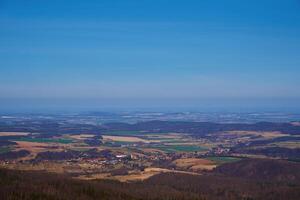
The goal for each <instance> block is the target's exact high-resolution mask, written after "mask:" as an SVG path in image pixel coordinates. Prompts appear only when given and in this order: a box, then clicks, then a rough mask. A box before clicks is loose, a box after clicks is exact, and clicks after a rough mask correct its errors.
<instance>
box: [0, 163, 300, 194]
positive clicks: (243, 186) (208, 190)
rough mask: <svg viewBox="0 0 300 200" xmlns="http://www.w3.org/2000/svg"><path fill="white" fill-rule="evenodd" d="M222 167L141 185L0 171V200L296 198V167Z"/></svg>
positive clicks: (171, 175)
mask: <svg viewBox="0 0 300 200" xmlns="http://www.w3.org/2000/svg"><path fill="white" fill-rule="evenodd" d="M224 166H225V167H223V166H221V167H220V168H217V169H216V170H215V171H214V172H212V173H209V174H204V175H198V176H195V175H188V174H175V173H162V174H160V175H156V176H153V177H151V178H149V179H147V180H145V181H143V182H134V183H120V182H117V181H108V180H98V181H97V180H96V181H81V180H74V179H71V178H69V177H68V176H67V175H56V174H48V173H43V172H20V171H11V170H3V169H2V170H0V199H11V200H14V199H24V200H27V199H28V200H29V199H43V200H44V199H46V200H50V199H51V200H52V199H53V200H54V199H60V200H65V199H72V200H73V199H79V200H89V199H104V200H105V199H110V200H119V199H123V200H127V199H128V200H129V199H130V200H134V199H139V200H142V199H145V200H189V199H195V200H197V199H199V200H200V199H208V200H209V199H212V200H229V199H230V200H240V199H244V200H246V199H247V200H250V199H253V200H254V199H257V200H271V199H272V200H289V199H299V198H300V184H299V169H300V163H293V162H288V161H273V160H245V161H239V162H236V163H234V164H226V165H224ZM264 166H266V167H264ZM249 174H250V175H249ZM261 174H264V176H261ZM269 176H270V177H269Z"/></svg>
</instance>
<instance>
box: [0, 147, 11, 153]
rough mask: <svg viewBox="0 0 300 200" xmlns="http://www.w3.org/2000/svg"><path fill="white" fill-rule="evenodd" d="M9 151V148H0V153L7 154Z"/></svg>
mask: <svg viewBox="0 0 300 200" xmlns="http://www.w3.org/2000/svg"><path fill="white" fill-rule="evenodd" d="M9 151H11V148H10V147H0V153H7V152H9Z"/></svg>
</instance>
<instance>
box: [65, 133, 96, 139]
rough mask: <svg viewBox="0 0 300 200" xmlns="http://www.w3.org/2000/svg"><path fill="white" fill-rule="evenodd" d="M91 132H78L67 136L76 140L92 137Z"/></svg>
mask: <svg viewBox="0 0 300 200" xmlns="http://www.w3.org/2000/svg"><path fill="white" fill-rule="evenodd" d="M94 136H95V135H92V134H79V135H69V136H68V137H70V138H72V139H76V140H85V139H89V138H92V137H94Z"/></svg>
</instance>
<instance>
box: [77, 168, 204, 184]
mask: <svg viewBox="0 0 300 200" xmlns="http://www.w3.org/2000/svg"><path fill="white" fill-rule="evenodd" d="M166 172H168V173H184V174H191V175H200V174H198V173H193V172H186V171H179V170H170V169H163V168H155V167H149V168H146V169H145V170H144V171H142V172H140V171H131V172H129V174H128V175H122V176H111V175H110V173H101V174H91V175H82V176H79V177H78V178H79V179H83V180H92V179H111V180H118V181H120V182H131V181H142V180H145V179H148V178H150V177H152V176H154V175H157V174H160V173H166Z"/></svg>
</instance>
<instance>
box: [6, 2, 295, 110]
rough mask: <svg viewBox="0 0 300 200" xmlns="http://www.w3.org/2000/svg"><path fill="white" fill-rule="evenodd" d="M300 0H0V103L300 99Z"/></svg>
mask: <svg viewBox="0 0 300 200" xmlns="http://www.w3.org/2000/svg"><path fill="white" fill-rule="evenodd" d="M299 86H300V1H299V0H180V1H179V0H89V1H83V0H63V1H62V0H45V1H41V0H19V1H17V0H0V110H1V109H6V110H9V109H10V108H14V109H19V108H22V107H27V108H29V107H30V108H35V107H38V106H40V107H41V108H42V107H43V106H44V107H47V106H48V107H51V106H52V107H53V106H54V107H55V106H58V107H59V106H60V107H61V108H64V107H68V106H69V107H70V105H72V108H76V107H89V108H92V107H98V108H100V109H101V108H102V107H105V106H106V107H109V106H110V107H114V108H118V107H126V106H128V107H130V106H141V107H155V106H160V107H164V106H173V107H176V106H178V107H185V106H194V107H197V106H199V108H200V107H201V106H202V108H203V107H205V106H207V108H209V106H217V107H218V106H219V107H222V106H223V107H226V106H229V105H231V106H232V105H240V106H243V107H247V108H249V109H252V108H254V107H256V106H258V107H259V106H260V107H264V106H268V105H272V106H273V107H278V108H279V107H282V108H287V107H293V108H300V103H299V102H300V89H299Z"/></svg>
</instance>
